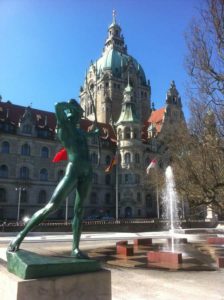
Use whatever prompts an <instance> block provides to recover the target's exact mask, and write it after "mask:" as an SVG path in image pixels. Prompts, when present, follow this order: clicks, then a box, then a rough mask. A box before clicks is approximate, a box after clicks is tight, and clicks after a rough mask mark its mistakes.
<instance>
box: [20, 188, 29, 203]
mask: <svg viewBox="0 0 224 300" xmlns="http://www.w3.org/2000/svg"><path fill="white" fill-rule="evenodd" d="M21 202H23V203H26V202H28V194H27V191H26V190H21Z"/></svg>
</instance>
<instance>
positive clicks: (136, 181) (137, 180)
mask: <svg viewBox="0 0 224 300" xmlns="http://www.w3.org/2000/svg"><path fill="white" fill-rule="evenodd" d="M135 183H137V184H138V183H140V175H139V174H135Z"/></svg>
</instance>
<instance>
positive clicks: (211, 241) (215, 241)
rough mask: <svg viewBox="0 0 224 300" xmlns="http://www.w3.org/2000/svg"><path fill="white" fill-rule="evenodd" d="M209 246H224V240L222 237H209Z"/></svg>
mask: <svg viewBox="0 0 224 300" xmlns="http://www.w3.org/2000/svg"><path fill="white" fill-rule="evenodd" d="M207 243H208V244H216V245H223V244H224V238H221V237H209V238H207Z"/></svg>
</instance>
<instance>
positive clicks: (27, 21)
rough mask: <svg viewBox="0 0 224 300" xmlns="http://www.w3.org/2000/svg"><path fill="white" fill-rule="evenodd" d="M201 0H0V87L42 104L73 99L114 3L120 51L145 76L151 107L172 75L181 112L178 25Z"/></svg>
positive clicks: (9, 96)
mask: <svg viewBox="0 0 224 300" xmlns="http://www.w3.org/2000/svg"><path fill="white" fill-rule="evenodd" d="M201 1H202V2H203V0H197V1H196V0H111V1H109V0H0V36H1V46H0V94H1V95H2V97H3V100H10V101H12V102H13V103H15V104H20V105H25V106H27V105H30V104H31V103H32V107H34V108H39V109H44V110H50V111H53V110H54V103H55V102H56V101H60V100H68V99H70V98H77V99H78V95H79V88H80V86H81V85H82V84H83V81H84V76H85V71H86V69H87V68H88V66H89V64H90V61H91V60H96V59H98V58H99V57H100V55H101V53H102V49H103V45H104V42H105V39H106V36H107V28H108V26H109V25H110V24H111V22H112V10H113V9H115V10H116V12H117V22H118V23H119V24H120V26H121V28H122V31H123V34H124V37H125V42H126V44H127V46H128V53H129V54H131V55H132V56H134V57H135V58H136V59H137V60H138V61H139V63H140V64H141V65H142V67H143V69H144V71H145V73H146V77H147V78H148V79H150V81H151V86H152V100H153V101H154V102H155V106H156V108H159V107H162V106H163V105H164V101H165V95H166V91H167V89H168V87H169V84H170V81H171V80H173V79H174V80H175V82H176V86H177V88H178V90H179V92H180V94H181V96H182V100H183V104H184V110H185V113H186V115H188V112H187V108H186V104H187V98H186V95H185V83H186V80H187V75H186V71H185V69H184V56H185V54H186V45H185V40H184V32H186V30H187V27H188V25H189V23H190V21H191V19H192V17H193V16H197V7H198V6H199V5H200V2H201Z"/></svg>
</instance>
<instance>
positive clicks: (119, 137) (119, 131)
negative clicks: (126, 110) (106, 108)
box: [117, 128, 122, 140]
mask: <svg viewBox="0 0 224 300" xmlns="http://www.w3.org/2000/svg"><path fill="white" fill-rule="evenodd" d="M117 135H118V139H119V140H122V131H121V129H120V128H119V129H118V132H117Z"/></svg>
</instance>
